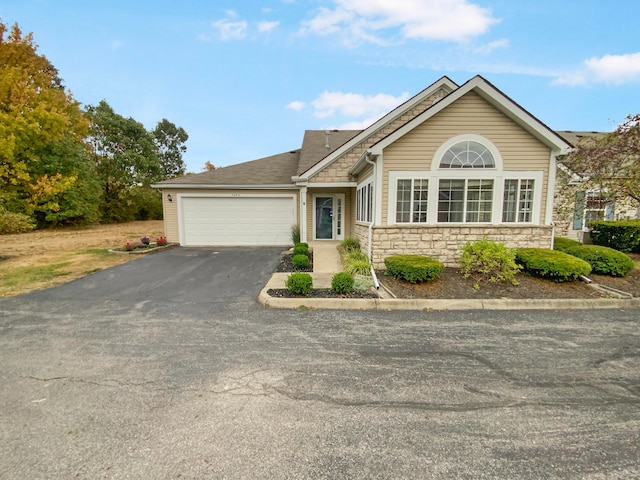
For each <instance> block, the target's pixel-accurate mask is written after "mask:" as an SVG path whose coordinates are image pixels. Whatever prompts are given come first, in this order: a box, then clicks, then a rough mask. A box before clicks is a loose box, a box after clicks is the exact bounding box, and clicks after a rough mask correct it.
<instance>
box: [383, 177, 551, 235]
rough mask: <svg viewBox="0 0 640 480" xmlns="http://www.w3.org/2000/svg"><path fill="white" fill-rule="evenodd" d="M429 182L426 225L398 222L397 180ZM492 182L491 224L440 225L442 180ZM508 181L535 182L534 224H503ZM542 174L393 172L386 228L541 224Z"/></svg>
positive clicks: (525, 223) (389, 184) (389, 180)
mask: <svg viewBox="0 0 640 480" xmlns="http://www.w3.org/2000/svg"><path fill="white" fill-rule="evenodd" d="M413 179H420V180H425V179H426V180H428V181H429V196H428V199H427V223H418V222H416V223H414V222H409V223H405V222H396V221H395V220H396V199H397V184H398V180H413ZM449 179H451V180H462V179H466V180H470V179H479V180H493V199H492V209H491V215H492V219H491V221H490V222H464V221H463V222H455V223H453V222H438V220H437V219H438V193H439V190H440V180H449ZM505 180H533V181H534V190H533V204H532V211H531V221H529V222H518V221H516V222H503V221H502V213H503V212H502V207H503V198H504V183H505ZM542 180H543V172H542V171H530V170H523V171H516V170H510V171H500V172H499V171H495V170H494V169H484V168H478V169H438V170H437V171H431V172H429V171H424V170H392V171H390V172H389V174H388V182H389V183H388V188H387V190H388V198H387V222H386V223H387V225H414V226H418V225H422V226H434V225H478V226H482V225H541V212H542V190H543V187H544V185H543V182H542Z"/></svg>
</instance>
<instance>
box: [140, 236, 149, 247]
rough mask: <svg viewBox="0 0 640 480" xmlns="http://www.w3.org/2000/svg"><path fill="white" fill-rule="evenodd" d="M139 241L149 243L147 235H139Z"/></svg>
mask: <svg viewBox="0 0 640 480" xmlns="http://www.w3.org/2000/svg"><path fill="white" fill-rule="evenodd" d="M140 243H142V244H143V245H149V237H147V236H144V237H141V238H140Z"/></svg>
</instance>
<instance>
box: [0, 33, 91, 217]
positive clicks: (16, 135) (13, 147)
mask: <svg viewBox="0 0 640 480" xmlns="http://www.w3.org/2000/svg"><path fill="white" fill-rule="evenodd" d="M88 129H89V122H88V121H87V119H86V118H85V117H84V114H83V112H82V110H81V108H80V105H79V102H77V101H76V100H75V99H74V98H73V96H72V95H71V94H70V93H69V92H68V91H67V90H66V89H65V87H64V85H63V84H62V80H61V79H60V77H59V76H58V71H57V70H56V69H55V67H54V66H53V65H52V64H51V62H50V61H49V60H48V59H47V58H46V57H45V56H44V55H40V54H38V53H37V45H36V44H35V43H34V41H33V36H32V34H27V35H23V34H22V32H21V30H20V28H19V27H18V25H17V24H14V25H13V26H12V27H11V29H10V30H9V29H8V28H7V26H6V25H5V24H4V23H2V22H1V21H0V212H10V213H12V214H22V215H25V216H28V217H30V218H32V219H33V220H35V221H36V222H37V224H38V225H40V226H47V225H55V224H78V223H91V222H94V221H96V220H97V212H98V209H99V192H98V189H97V188H95V187H96V183H95V176H94V169H93V164H92V162H91V160H90V158H89V157H88V151H87V145H86V144H85V142H84V139H85V137H86V135H87V132H88Z"/></svg>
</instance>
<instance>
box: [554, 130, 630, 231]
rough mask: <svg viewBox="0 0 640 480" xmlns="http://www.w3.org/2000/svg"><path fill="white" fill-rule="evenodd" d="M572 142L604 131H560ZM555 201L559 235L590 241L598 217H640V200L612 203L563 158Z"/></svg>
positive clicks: (555, 223)
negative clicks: (587, 183) (570, 167)
mask: <svg viewBox="0 0 640 480" xmlns="http://www.w3.org/2000/svg"><path fill="white" fill-rule="evenodd" d="M557 133H558V134H559V135H560V136H562V137H563V138H564V139H565V140H566V141H567V142H568V143H570V144H571V145H574V146H575V145H577V144H578V143H579V142H580V141H582V140H583V139H588V138H589V137H594V136H598V135H603V132H574V131H560V132H557ZM558 167H559V168H558V174H557V176H556V194H555V201H554V219H553V222H554V225H555V227H556V231H555V235H556V236H561V237H567V238H571V239H575V240H579V241H582V242H586V243H589V242H590V241H591V240H590V237H589V231H590V228H589V224H590V223H591V222H594V221H598V220H626V219H633V218H640V204H638V203H637V202H635V201H634V200H632V199H629V200H626V201H619V202H617V203H615V204H614V203H611V202H609V201H608V200H606V199H605V198H603V196H602V194H601V192H600V190H599V189H597V188H591V189H589V188H586V187H585V186H584V185H583V183H584V182H583V179H582V178H581V177H580V176H578V175H575V174H573V173H572V172H570V171H569V170H567V168H566V167H564V166H563V165H562V159H561V158H560V161H559V165H558Z"/></svg>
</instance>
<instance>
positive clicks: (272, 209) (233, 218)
mask: <svg viewBox="0 0 640 480" xmlns="http://www.w3.org/2000/svg"><path fill="white" fill-rule="evenodd" d="M180 210H181V214H182V215H181V217H182V218H181V242H180V243H181V244H182V245H185V246H204V245H288V244H290V243H291V226H292V225H293V224H295V223H296V210H295V197H293V196H284V197H275V196H264V197H255V196H253V197H252V196H244V197H206V196H202V197H183V198H181V209H180Z"/></svg>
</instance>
